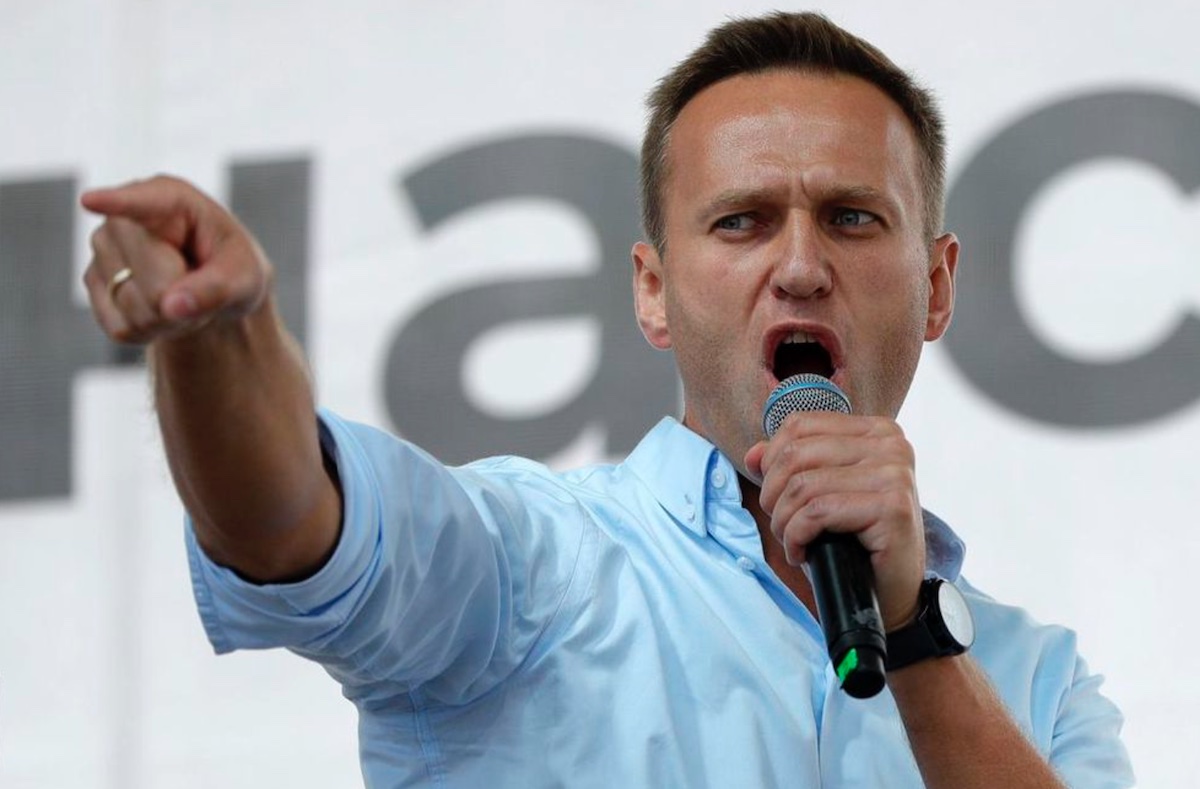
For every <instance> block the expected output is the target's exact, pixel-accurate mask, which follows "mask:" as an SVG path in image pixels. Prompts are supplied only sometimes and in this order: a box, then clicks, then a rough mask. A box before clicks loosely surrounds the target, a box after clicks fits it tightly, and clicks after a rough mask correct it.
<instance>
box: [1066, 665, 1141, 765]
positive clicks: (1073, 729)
mask: <svg viewBox="0 0 1200 789" xmlns="http://www.w3.org/2000/svg"><path fill="white" fill-rule="evenodd" d="M1102 682H1103V678H1102V677H1101V676H1100V675H1098V674H1089V673H1088V669H1087V663H1086V662H1085V661H1084V660H1083V658H1080V657H1076V659H1075V671H1074V675H1073V677H1072V680H1071V683H1070V688H1069V690H1068V692H1067V693H1065V694H1064V695H1063V698H1062V702H1061V705H1060V709H1059V713H1058V718H1057V720H1056V722H1055V726H1054V738H1053V740H1052V742H1051V746H1050V764H1051V765H1052V766H1053V767H1054V769H1055V771H1056V772H1057V773H1058V774H1059V775H1060V776H1061V777H1062V779H1063V780H1064V781H1065V782H1066V784H1067V786H1070V787H1072V789H1126V788H1127V787H1131V786H1133V785H1134V784H1135V780H1134V775H1133V768H1132V767H1131V765H1130V762H1129V754H1128V752H1127V751H1126V749H1125V745H1124V743H1122V742H1121V726H1122V725H1123V724H1124V716H1122V715H1121V711H1120V710H1119V709H1117V705H1115V704H1113V703H1112V702H1111V701H1109V700H1108V698H1107V697H1105V696H1104V695H1102V694H1101V692H1100V685H1101V684H1102Z"/></svg>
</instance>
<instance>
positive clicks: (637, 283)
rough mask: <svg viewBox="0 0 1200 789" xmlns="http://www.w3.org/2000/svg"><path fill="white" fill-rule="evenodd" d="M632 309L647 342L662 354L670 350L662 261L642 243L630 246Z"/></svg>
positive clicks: (654, 250)
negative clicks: (631, 248)
mask: <svg viewBox="0 0 1200 789" xmlns="http://www.w3.org/2000/svg"><path fill="white" fill-rule="evenodd" d="M632 254H633V306H634V311H635V312H636V313H637V321H638V326H640V327H641V328H642V334H643V336H645V338H646V341H647V342H649V343H650V344H651V345H653V346H654V347H655V348H658V349H659V350H660V351H665V350H666V349H668V348H670V347H671V332H670V330H669V329H668V328H667V310H666V294H665V290H664V287H663V268H662V259H661V258H660V257H659V255H658V250H656V249H655V248H654V247H652V246H650V245H649V244H647V243H646V242H644V241H639V242H637V243H636V244H634V245H633V253H632Z"/></svg>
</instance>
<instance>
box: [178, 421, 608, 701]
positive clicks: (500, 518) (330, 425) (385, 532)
mask: <svg viewBox="0 0 1200 789" xmlns="http://www.w3.org/2000/svg"><path fill="white" fill-rule="evenodd" d="M319 419H320V431H321V441H322V446H323V449H324V451H325V453H326V455H327V456H328V457H330V458H331V459H332V460H333V461H334V462H335V464H336V467H337V473H338V476H339V479H340V482H341V486H342V496H343V519H342V529H341V534H340V536H339V539H338V544H337V546H336V548H335V550H334V553H333V556H332V557H331V558H330V559H329V561H328V562H327V563H326V564H325V566H324V567H322V568H321V569H320V570H319V571H318V572H317V573H315V574H314V575H312V576H310V577H309V578H306V579H304V580H302V581H299V582H297V583H291V584H262V585H259V584H254V583H251V582H248V581H246V580H244V579H242V578H240V577H239V576H238V575H237V574H236V573H234V572H233V571H232V570H230V569H228V568H225V567H222V566H219V565H217V564H215V563H214V562H212V561H211V560H210V559H209V558H208V557H207V556H206V555H205V554H204V552H203V550H202V549H201V548H200V547H199V545H198V544H197V542H196V539H195V534H194V532H193V531H192V528H191V523H190V521H189V522H188V524H187V529H186V542H187V550H188V559H189V564H190V569H191V574H192V584H193V590H194V594H195V598H196V604H197V607H198V610H199V612H200V617H201V620H202V622H203V625H204V629H205V632H206V634H207V635H208V638H209V640H210V642H211V643H212V645H213V648H214V649H215V650H216V651H217V652H229V651H231V650H235V649H262V648H269V647H286V648H288V649H291V650H292V651H294V652H296V653H298V654H300V655H303V656H305V657H309V658H311V659H313V660H316V661H317V662H319V663H321V664H322V665H323V666H324V667H325V668H326V669H327V670H328V671H329V673H330V674H332V675H333V676H334V677H335V678H336V679H338V680H339V681H340V682H341V683H342V684H343V686H344V689H345V692H346V695H347V696H349V697H350V698H351V699H352V700H355V701H360V702H368V703H369V702H370V701H372V700H373V699H375V698H377V697H384V696H393V695H395V694H399V693H405V692H407V691H409V690H411V689H412V688H413V687H415V686H418V685H422V686H424V688H425V694H426V695H427V696H434V697H443V698H444V699H445V700H447V701H463V700H466V699H469V698H471V697H473V696H475V695H478V694H480V693H482V692H485V691H486V690H488V689H489V688H491V687H492V686H494V685H495V684H496V683H497V682H499V681H500V680H501V679H503V678H504V676H506V675H507V673H509V672H510V671H511V670H512V669H513V668H514V667H515V666H516V665H518V664H519V663H520V661H521V660H522V659H523V657H524V655H525V654H526V653H527V652H528V650H529V649H530V648H531V647H532V645H533V644H534V643H535V642H536V640H537V638H538V636H539V635H540V633H541V632H542V631H543V630H544V628H545V627H546V626H547V625H548V624H549V622H550V620H551V619H552V618H553V617H554V616H555V614H556V613H557V612H558V611H559V609H560V607H561V604H562V602H563V600H564V598H565V597H566V595H567V592H568V590H569V589H570V587H571V581H572V578H573V577H574V575H575V572H576V570H577V566H576V565H577V561H578V557H579V555H580V553H581V548H582V546H583V544H584V542H585V539H586V538H587V537H588V534H589V531H590V528H589V519H588V518H587V517H586V513H585V512H584V511H583V510H582V508H581V507H580V506H579V504H578V503H577V502H575V501H573V500H571V498H570V497H568V496H564V495H563V494H562V493H561V491H560V490H559V489H557V488H556V487H555V485H554V484H553V482H552V480H551V478H550V475H549V474H548V473H546V474H544V475H542V474H539V473H538V472H537V469H540V468H541V467H540V466H536V464H529V463H522V462H518V461H512V463H509V462H507V461H504V460H496V461H490V462H488V463H485V464H481V465H479V466H474V467H465V468H462V469H449V468H447V467H445V466H443V465H442V464H441V463H439V462H438V461H437V460H435V459H434V458H432V457H431V456H429V455H428V454H426V453H425V452H423V451H421V450H420V449H418V448H417V447H415V446H413V445H411V444H409V443H407V442H404V441H402V440H399V439H397V438H395V437H394V436H391V435H388V434H386V433H383V432H381V431H378V430H375V429H373V428H370V427H367V426H364V425H359V424H355V423H353V422H348V421H345V420H342V419H341V418H339V417H337V416H336V415H334V414H332V413H331V412H328V411H324V410H323V411H321V412H320V415H319Z"/></svg>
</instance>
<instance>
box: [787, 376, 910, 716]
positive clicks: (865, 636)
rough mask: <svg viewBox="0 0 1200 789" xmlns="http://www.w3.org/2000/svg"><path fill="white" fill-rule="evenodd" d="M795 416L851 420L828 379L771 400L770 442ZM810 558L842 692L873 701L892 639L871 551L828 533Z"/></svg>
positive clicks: (792, 384) (807, 381)
mask: <svg viewBox="0 0 1200 789" xmlns="http://www.w3.org/2000/svg"><path fill="white" fill-rule="evenodd" d="M796 411H838V412H841V413H844V414H848V413H850V400H849V398H847V397H846V394H845V393H844V392H843V391H842V390H841V389H839V388H838V387H837V386H836V385H835V384H834V383H833V382H832V381H830V380H829V379H828V378H824V377H823V376H820V375H815V374H812V373H802V374H800V375H793V376H791V377H790V378H788V379H787V380H785V381H783V382H782V383H780V384H779V386H777V387H775V390H774V391H773V392H771V395H770V397H768V398H767V403H766V405H765V406H764V408H763V430H764V432H766V434H767V437H768V438H771V437H773V436H774V435H775V431H776V430H778V429H779V426H780V425H781V424H782V423H783V420H784V419H785V418H787V416H788V415H789V414H792V413H795V412H796ZM805 553H806V554H807V558H808V570H809V578H810V580H811V581H812V587H813V597H814V598H816V602H817V615H818V617H819V618H820V620H821V630H822V631H823V632H824V633H825V645H826V646H827V647H828V649H829V658H830V660H832V661H833V667H834V670H835V671H836V672H837V675H838V678H839V679H840V680H841V682H842V690H844V691H845V692H846V693H848V694H850V695H851V696H853V697H854V698H859V699H865V698H870V697H871V696H874V695H875V694H876V693H878V692H879V691H880V690H882V689H883V686H884V684H885V682H886V677H885V673H884V665H885V662H886V658H887V636H886V635H885V633H884V631H883V617H882V616H881V615H880V613H879V600H878V598H876V596H875V573H874V571H873V570H872V568H871V558H870V556H869V555H868V553H867V549H866V548H864V547H863V545H862V543H860V542H859V541H858V538H857V537H855V536H854V535H853V534H834V533H825V534H821V535H820V536H818V537H817V538H816V539H815V540H813V541H812V542H811V543H809V545H808V546H807V548H806V549H805Z"/></svg>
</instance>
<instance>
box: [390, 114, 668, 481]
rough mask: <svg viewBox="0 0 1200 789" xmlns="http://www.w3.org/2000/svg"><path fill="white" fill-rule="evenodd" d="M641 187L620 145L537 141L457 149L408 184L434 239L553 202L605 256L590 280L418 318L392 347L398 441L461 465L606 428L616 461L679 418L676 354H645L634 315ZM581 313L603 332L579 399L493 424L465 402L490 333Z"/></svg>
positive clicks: (446, 307) (459, 297) (477, 298)
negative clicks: (473, 348)
mask: <svg viewBox="0 0 1200 789" xmlns="http://www.w3.org/2000/svg"><path fill="white" fill-rule="evenodd" d="M637 178H638V175H637V160H636V159H635V158H634V156H633V155H632V154H631V153H629V152H628V151H626V150H624V149H622V148H618V147H616V146H614V145H611V144H609V143H606V142H603V141H600V140H596V139H592V138H587V137H578V136H564V135H542V136H537V135H531V136H521V137H512V138H508V139H502V140H497V141H493V142H488V143H485V144H482V145H479V146H475V147H471V148H467V149H464V150H460V151H456V152H454V153H451V154H449V155H447V156H445V157H443V158H440V159H438V160H437V161H435V162H433V163H431V164H429V165H427V166H425V167H423V168H421V169H419V170H417V171H416V172H413V173H411V174H409V175H408V176H406V177H405V178H404V179H403V181H402V183H401V188H402V190H403V191H404V192H405V193H406V194H407V196H408V197H409V199H410V200H411V201H412V204H413V206H414V207H415V208H416V211H417V216H418V218H419V219H420V221H421V224H422V226H423V227H424V228H425V230H426V231H430V230H433V229H434V228H436V227H437V226H438V225H439V224H441V223H442V222H444V221H446V220H447V219H450V218H451V217H453V216H455V215H457V214H460V213H462V212H464V211H467V210H469V209H472V208H475V207H478V206H480V205H483V204H486V203H489V202H493V201H498V200H508V199H514V198H530V197H538V198H546V199H551V200H557V201H561V202H563V203H566V204H567V205H569V206H571V207H572V208H574V209H575V210H577V211H579V212H580V213H582V214H583V216H584V217H586V218H587V220H588V221H590V222H591V223H592V225H593V231H594V233H595V236H596V238H597V239H598V242H599V246H600V255H601V265H600V266H599V268H598V270H597V271H596V272H595V273H594V274H590V275H583V276H564V277H561V278H552V279H522V280H520V281H514V282H501V283H498V284H497V283H489V284H481V285H476V286H471V287H467V288H465V289H463V290H460V291H457V292H455V293H452V294H450V295H448V296H445V297H443V298H441V299H439V300H437V301H434V302H432V303H430V304H427V305H425V306H424V307H423V308H422V309H420V310H419V311H418V312H417V313H416V315H415V316H414V317H413V318H412V319H411V320H409V321H408V323H407V324H405V325H404V326H403V327H402V328H401V329H400V330H399V333H398V334H397V336H396V337H395V338H394V340H393V341H392V344H391V347H390V348H389V351H388V355H387V362H386V369H385V372H384V376H385V377H384V397H385V400H386V404H387V409H388V412H389V414H390V415H391V418H392V420H393V421H394V423H395V424H396V426H397V428H398V429H399V431H400V432H401V433H402V434H403V435H405V436H406V437H408V438H409V439H411V440H413V441H414V442H415V443H417V444H419V445H421V446H422V447H423V448H425V449H426V450H428V451H429V452H431V453H433V454H434V455H436V456H437V457H438V458H439V459H440V460H442V461H443V462H446V463H462V462H466V461H468V460H472V459H474V458H477V457H482V456H486V455H493V454H514V453H515V454H521V455H526V456H529V457H535V458H536V457H546V456H547V455H550V454H552V453H554V452H555V451H558V450H561V449H563V448H564V447H566V446H568V445H569V444H570V443H571V442H572V441H573V440H575V439H576V438H578V436H579V434H580V432H581V431H582V430H583V428H585V427H586V426H588V425H596V424H598V425H601V426H603V427H604V428H605V429H606V433H607V448H606V449H607V451H608V453H609V454H613V455H620V454H625V453H628V452H629V451H630V450H631V449H633V447H634V446H635V445H636V443H637V441H638V440H639V439H640V438H641V436H642V434H643V433H644V432H645V431H646V429H647V428H649V427H650V426H651V425H653V424H654V422H656V421H657V420H658V419H659V418H661V417H662V416H663V415H664V414H670V413H674V412H676V411H677V410H678V390H679V384H678V379H677V378H676V375H675V367H674V364H673V363H672V360H671V357H670V356H669V355H668V354H663V353H660V352H657V351H655V350H654V349H653V348H651V347H650V345H649V344H648V343H647V342H646V341H645V339H644V338H643V337H642V335H641V332H640V331H639V330H638V327H637V322H636V321H635V320H634V318H633V296H632V289H631V287H632V286H631V284H630V283H631V281H632V271H631V268H630V265H631V264H630V263H629V262H628V254H629V247H630V246H631V244H632V242H633V240H635V239H636V238H637V237H638V235H639V232H640V231H639V219H638V212H637V197H636V196H637ZM580 315H590V316H592V317H594V318H595V319H596V321H597V323H598V324H599V325H600V326H601V328H602V330H601V344H602V347H601V349H600V363H599V365H598V367H597V372H596V374H595V375H594V377H593V378H592V380H591V382H590V383H589V384H588V386H587V387H586V388H585V389H584V391H583V392H581V393H580V394H579V395H578V396H577V397H576V398H575V399H574V400H572V401H571V402H568V403H566V404H564V405H563V406H562V407H561V408H559V409H557V410H554V411H551V412H549V413H546V414H542V415H538V416H535V417H530V418H498V417H496V416H492V415H490V414H486V413H483V412H481V411H480V410H479V409H478V408H476V407H475V406H474V405H473V404H472V403H471V402H470V401H469V399H468V398H467V394H466V392H465V391H464V389H463V386H462V383H461V380H462V378H461V375H460V369H461V367H462V364H463V359H464V356H465V354H466V352H467V350H468V348H469V346H470V345H471V343H473V342H474V341H475V340H476V339H477V338H478V337H480V336H481V335H482V334H483V333H484V332H485V331H487V330H488V329H491V328H493V327H495V326H496V325H499V324H502V323H505V322H510V321H536V320H543V319H548V318H558V317H575V316H580Z"/></svg>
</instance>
